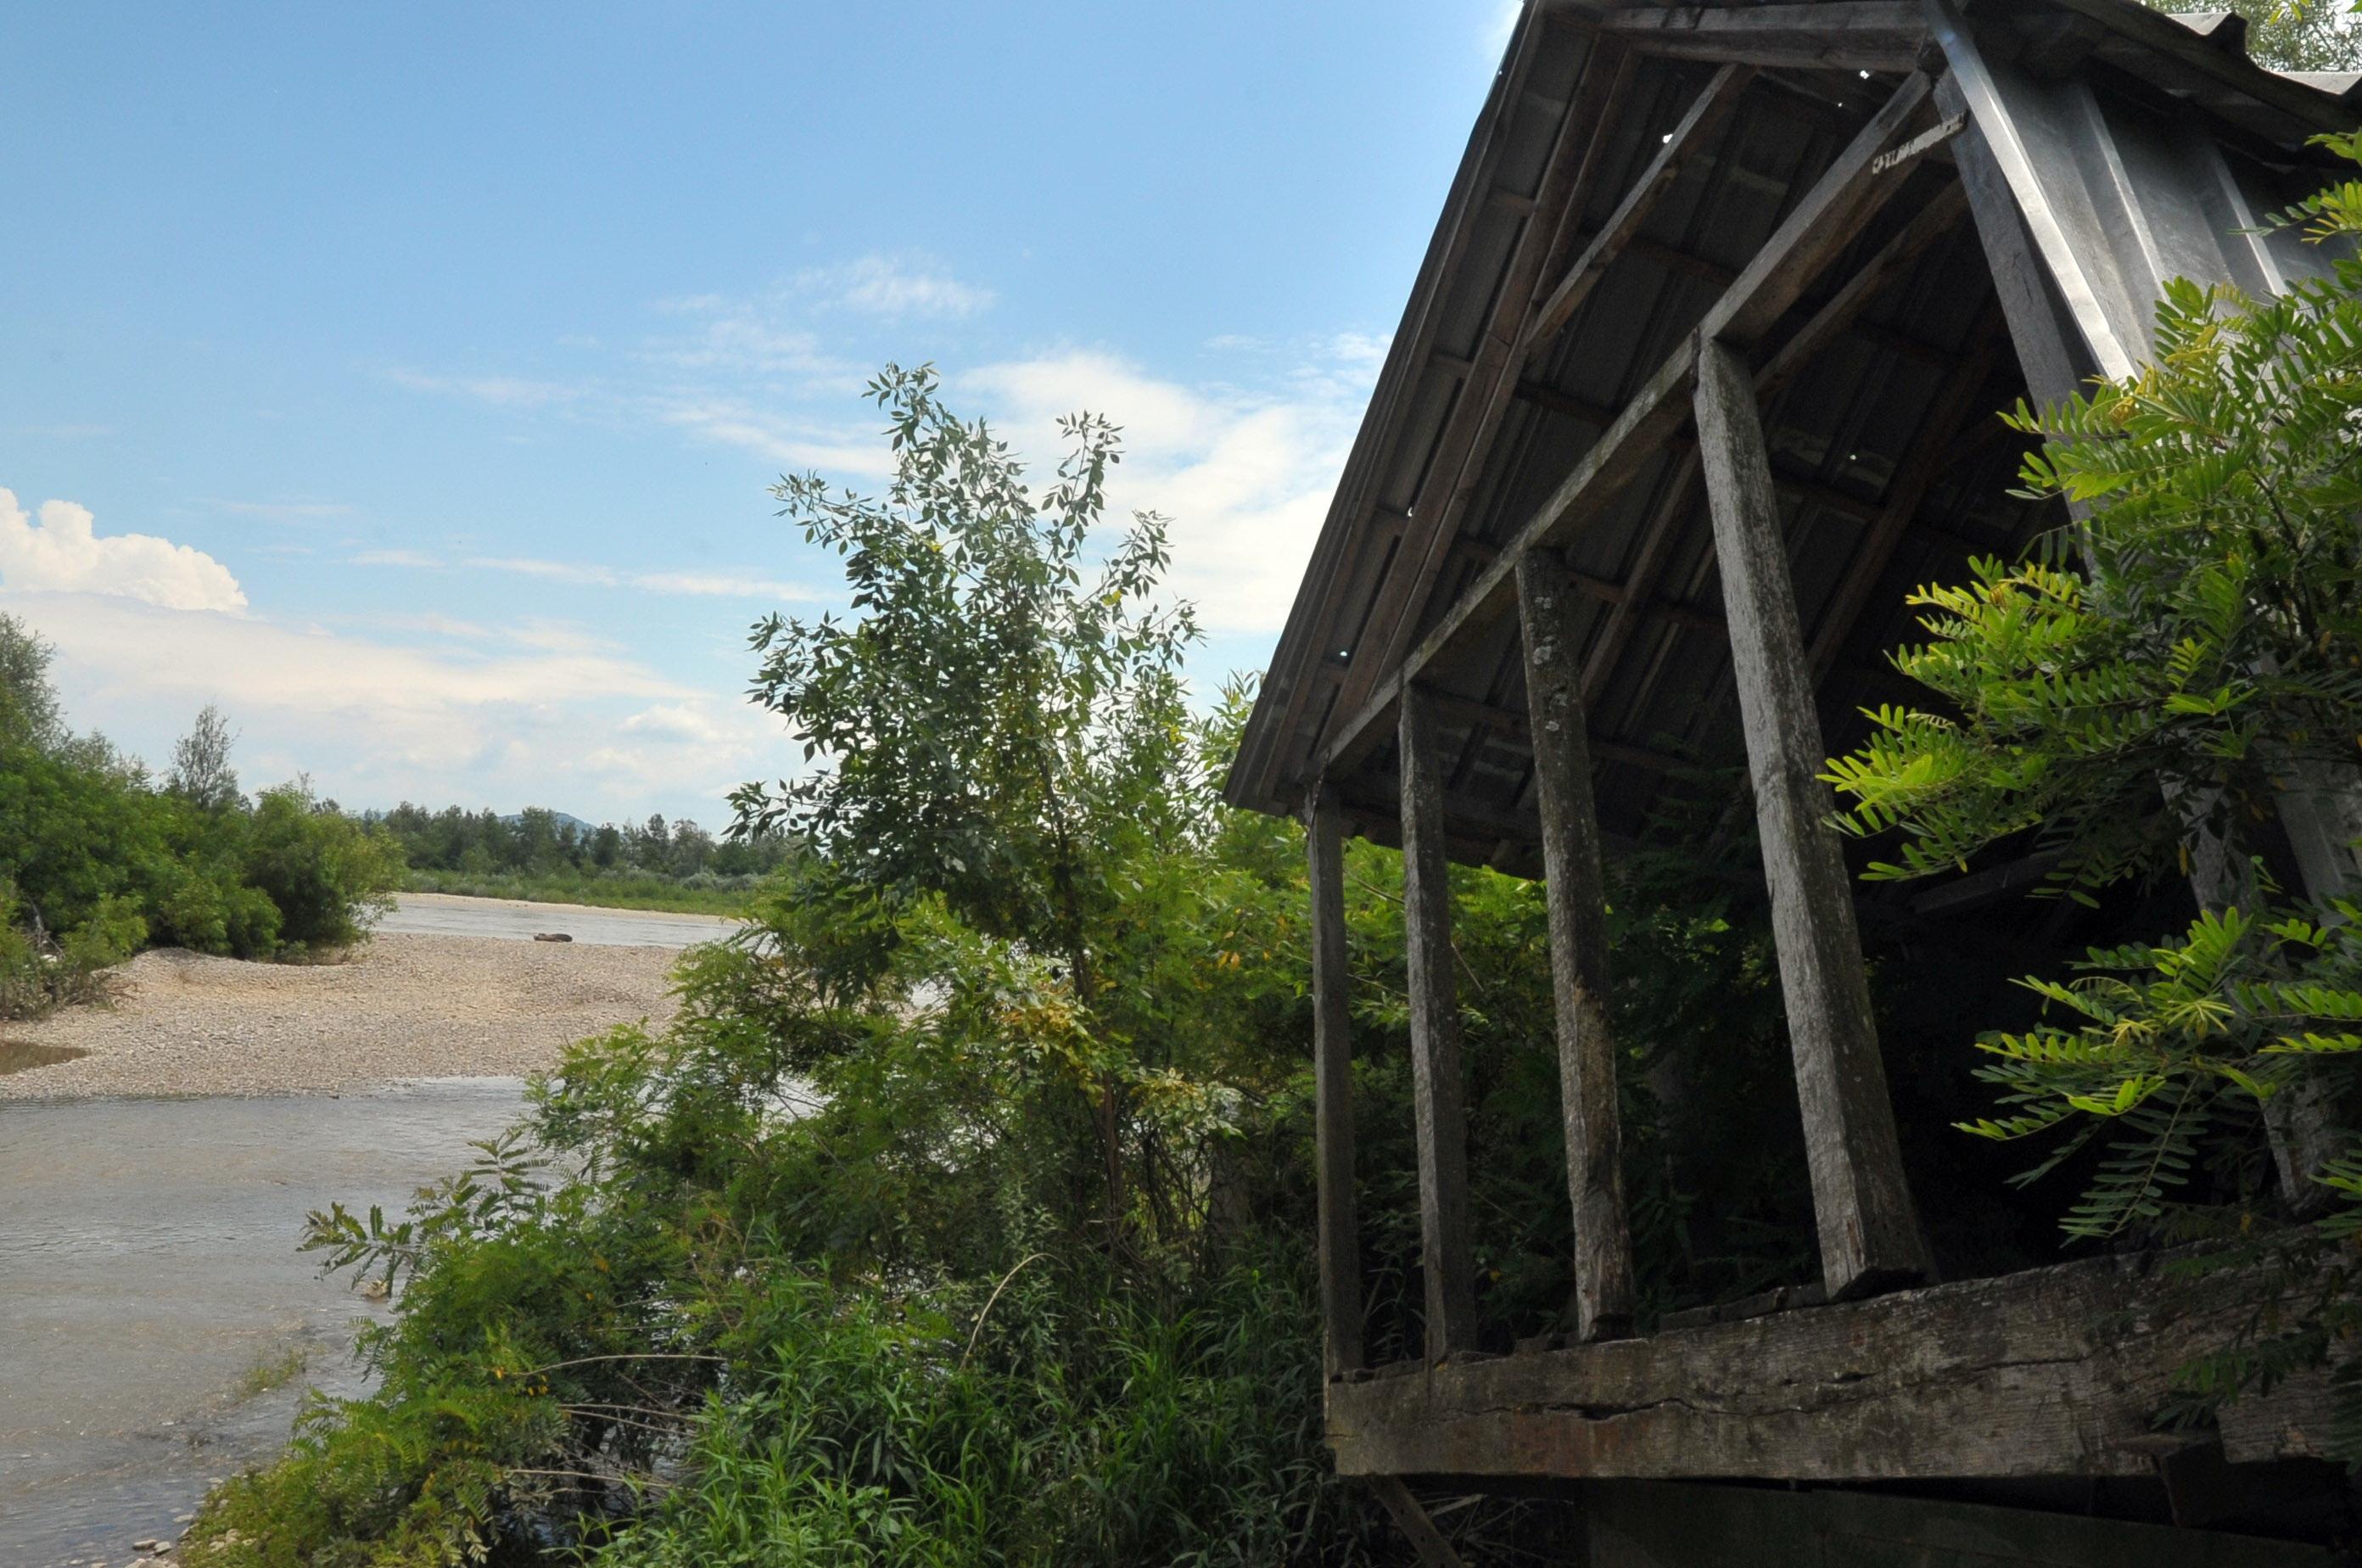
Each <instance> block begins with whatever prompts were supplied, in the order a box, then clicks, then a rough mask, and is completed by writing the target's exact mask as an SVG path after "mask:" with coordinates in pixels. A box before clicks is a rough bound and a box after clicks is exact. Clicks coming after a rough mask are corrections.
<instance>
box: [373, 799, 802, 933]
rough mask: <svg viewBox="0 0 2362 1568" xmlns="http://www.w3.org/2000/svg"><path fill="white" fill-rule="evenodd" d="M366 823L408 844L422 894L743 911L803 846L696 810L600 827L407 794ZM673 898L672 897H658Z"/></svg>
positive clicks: (539, 810) (535, 811) (538, 810)
mask: <svg viewBox="0 0 2362 1568" xmlns="http://www.w3.org/2000/svg"><path fill="white" fill-rule="evenodd" d="M364 820H365V821H367V822H369V823H372V824H374V825H376V826H379V827H381V828H383V829H384V830H385V831H386V833H388V834H391V835H392V838H393V840H394V842H395V843H396V844H397V845H400V846H401V849H402V854H403V860H404V862H405V863H406V864H407V865H408V866H409V867H410V876H409V879H408V884H407V885H408V886H409V887H410V888H411V889H413V890H414V891H425V892H440V893H462V892H464V893H474V894H477V895H478V896H480V897H485V898H500V899H548V900H554V901H556V902H560V903H594V904H595V903H608V902H613V901H616V900H626V901H624V902H623V903H621V904H620V905H619V907H624V908H645V909H668V908H684V909H694V910H701V911H708V912H712V913H736V912H737V911H738V910H739V909H740V908H742V907H743V906H744V904H745V899H744V898H743V897H726V896H723V895H731V894H744V893H745V891H746V890H747V889H752V888H753V887H755V886H756V884H757V883H758V882H759V881H760V880H761V879H762V878H764V877H766V876H767V875H769V874H770V873H771V872H773V871H776V870H777V869H778V867H780V866H781V865H782V864H783V863H784V862H785V861H786V860H787V859H788V858H789V856H790V855H792V854H793V853H794V852H795V845H793V844H792V842H791V841H789V839H787V838H786V837H784V836H783V835H781V834H748V835H745V836H743V837H740V838H736V839H733V840H730V841H727V842H722V843H717V842H716V841H715V840H714V838H713V835H712V834H709V833H707V832H706V831H705V830H704V829H703V828H701V827H700V826H698V825H697V824H696V823H693V822H690V820H689V819H687V818H686V817H683V818H679V819H676V820H674V821H672V822H670V823H668V822H666V821H665V819H664V818H663V817H662V816H658V815H652V816H650V817H649V818H648V820H647V821H646V823H624V824H623V825H622V826H617V825H616V824H615V823H605V824H603V825H602V826H599V827H590V826H589V825H587V824H585V823H580V822H579V821H577V820H576V819H573V818H570V817H563V816H560V815H559V814H558V813H557V812H552V811H549V810H547V809H546V808H545V807H540V806H528V807H526V808H525V809H524V811H522V812H516V813H515V814H514V815H513V816H506V817H504V816H502V815H500V814H498V813H497V812H491V811H489V810H487V811H481V812H463V811H461V810H460V809H459V808H458V807H457V806H447V807H445V808H444V809H443V810H442V811H440V812H430V811H428V810H426V809H425V807H423V806H415V805H412V804H411V803H410V802H408V801H403V803H402V804H401V805H399V806H396V807H395V808H394V809H393V810H392V811H391V812H385V813H384V814H383V815H378V814H376V813H370V815H368V816H367V817H366V818H364ZM657 900H663V901H657Z"/></svg>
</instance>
